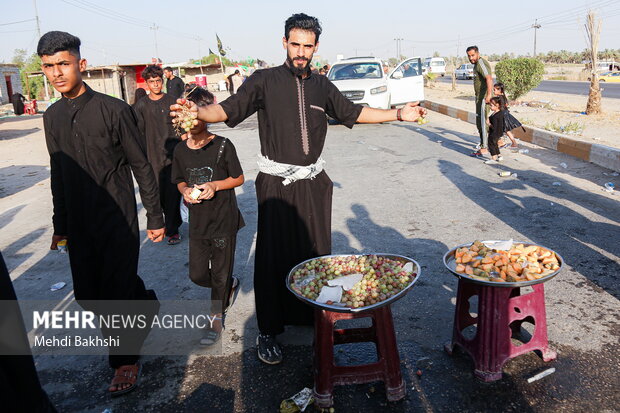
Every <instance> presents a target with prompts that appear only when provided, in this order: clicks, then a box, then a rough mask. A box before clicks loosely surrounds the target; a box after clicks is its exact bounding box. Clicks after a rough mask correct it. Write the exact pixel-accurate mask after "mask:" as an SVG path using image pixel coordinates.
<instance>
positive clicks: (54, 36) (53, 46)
mask: <svg viewBox="0 0 620 413" xmlns="http://www.w3.org/2000/svg"><path fill="white" fill-rule="evenodd" d="M81 44H82V42H81V41H80V39H79V38H78V37H75V36H74V35H72V34H71V33H67V32H59V31H51V32H47V33H45V34H44V35H43V36H41V38H40V39H39V43H38V44H37V54H38V55H39V57H41V56H52V55H54V54H56V53H58V52H64V51H67V52H69V53H71V54H72V55H73V56H75V57H77V58H78V59H80V58H81V57H80V45H81Z"/></svg>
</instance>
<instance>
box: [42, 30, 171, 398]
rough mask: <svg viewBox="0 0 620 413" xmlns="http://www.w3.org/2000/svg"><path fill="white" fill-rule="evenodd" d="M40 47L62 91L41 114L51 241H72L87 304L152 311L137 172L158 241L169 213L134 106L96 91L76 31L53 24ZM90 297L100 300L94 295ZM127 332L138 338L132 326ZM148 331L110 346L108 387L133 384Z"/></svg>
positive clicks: (80, 296)
mask: <svg viewBox="0 0 620 413" xmlns="http://www.w3.org/2000/svg"><path fill="white" fill-rule="evenodd" d="M37 54H38V55H39V56H40V57H41V61H42V65H41V66H42V69H43V72H44V73H45V76H47V78H48V80H49V81H50V82H51V84H52V86H54V88H55V89H56V90H58V91H59V92H60V93H62V96H63V97H62V99H60V100H59V101H57V102H56V103H54V104H53V105H52V106H50V107H49V108H48V109H47V110H46V111H45V115H44V116H43V122H44V125H45V140H46V143H47V148H48V151H49V153H50V166H51V171H50V175H51V178H50V179H51V188H52V200H53V204H54V215H53V217H52V221H53V223H54V235H53V236H52V245H51V247H50V248H51V249H53V250H55V249H57V244H58V242H59V241H61V240H63V239H66V240H67V241H68V250H69V262H70V264H71V275H72V277H73V290H74V294H75V298H76V300H78V301H79V302H80V303H81V304H82V306H85V304H84V301H83V300H146V301H147V302H146V303H145V305H147V306H148V307H149V308H150V310H149V314H148V316H152V315H153V314H155V313H156V311H157V308H158V301H157V297H156V296H155V292H154V291H153V290H147V289H146V288H145V286H144V282H143V281H142V279H141V278H140V277H139V276H138V254H139V251H140V236H139V232H138V212H137V208H136V198H135V193H134V185H133V178H132V172H133V176H134V177H135V179H136V181H137V182H138V186H139V189H140V197H141V198H142V204H143V205H144V208H145V209H146V216H147V230H146V232H147V236H148V237H149V239H151V240H152V241H153V242H159V241H161V240H162V239H163V237H164V228H163V227H164V220H163V216H162V212H161V208H160V206H159V194H158V192H159V191H158V188H157V181H156V180H155V176H154V174H153V169H152V168H151V165H150V164H149V163H148V161H147V159H146V155H145V154H144V152H143V148H142V146H141V142H140V141H141V135H140V131H139V130H138V126H137V122H136V117H135V114H134V112H133V110H132V109H131V107H130V106H129V105H127V104H126V103H125V102H123V101H122V100H119V99H116V98H113V97H110V96H107V95H104V94H101V93H98V92H95V91H93V90H92V89H91V88H90V87H88V86H87V85H86V84H85V83H84V82H83V81H82V75H81V72H83V71H84V70H85V69H86V60H85V59H82V58H81V57H80V39H78V38H77V37H75V36H73V35H71V34H69V33H66V32H59V31H52V32H48V33H46V34H45V35H43V36H42V37H41V39H40V40H39V44H38V46H37ZM89 304H91V305H94V306H95V307H97V308H98V304H93V301H90V302H89ZM87 309H88V308H87ZM93 311H95V310H93ZM103 333H104V336H105V335H106V331H104V332H103ZM123 334H125V333H123ZM126 334H128V335H131V337H132V339H134V338H135V335H133V334H135V331H132V332H127V333H126ZM146 334H148V330H145V331H143V332H141V333H140V334H139V338H138V340H137V342H134V343H136V346H132V347H131V350H130V351H122V350H123V349H121V350H119V349H115V348H112V347H110V349H109V351H110V356H109V362H110V366H111V367H112V368H114V369H115V375H114V379H113V380H112V384H111V385H110V387H109V389H108V390H109V392H110V394H112V395H114V396H115V395H120V394H123V393H126V392H128V391H131V390H133V389H134V388H135V386H136V381H137V378H138V375H139V372H140V365H139V363H138V359H139V346H141V343H142V342H143V341H144V339H145V338H146ZM124 337H125V336H124V335H123V336H121V343H123V342H125V340H124ZM128 341H129V339H128ZM125 350H126V348H125Z"/></svg>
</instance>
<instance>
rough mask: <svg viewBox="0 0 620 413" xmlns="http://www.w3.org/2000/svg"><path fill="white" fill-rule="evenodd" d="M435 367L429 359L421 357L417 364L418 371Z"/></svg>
mask: <svg viewBox="0 0 620 413" xmlns="http://www.w3.org/2000/svg"><path fill="white" fill-rule="evenodd" d="M432 365H433V361H432V360H431V359H430V358H429V357H421V358H419V359H418V360H417V361H416V362H415V366H416V367H417V368H418V369H424V370H428V369H430V368H431V366H432Z"/></svg>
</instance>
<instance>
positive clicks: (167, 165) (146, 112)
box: [133, 65, 182, 245]
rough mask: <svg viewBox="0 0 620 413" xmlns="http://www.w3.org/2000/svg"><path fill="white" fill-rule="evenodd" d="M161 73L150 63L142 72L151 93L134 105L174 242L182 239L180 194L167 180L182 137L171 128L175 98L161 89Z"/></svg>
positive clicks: (170, 236) (169, 236) (167, 227)
mask: <svg viewBox="0 0 620 413" xmlns="http://www.w3.org/2000/svg"><path fill="white" fill-rule="evenodd" d="M163 73H164V72H163V71H162V70H161V67H159V66H155V65H149V66H147V67H146V68H145V69H144V70H143V71H142V77H143V78H144V80H145V81H146V86H147V87H148V89H149V92H150V93H149V94H148V96H146V97H145V98H144V99H140V100H138V101H137V102H136V103H135V104H134V107H133V108H134V110H135V112H136V115H137V118H138V127H139V128H140V131H141V132H142V134H143V135H144V139H145V148H146V155H147V158H148V160H149V162H150V164H151V166H152V167H153V171H154V172H155V179H157V183H158V185H159V199H160V201H161V207H162V209H163V210H164V216H165V217H166V236H167V237H168V244H169V245H176V244H178V243H179V242H180V241H181V237H180V236H179V227H180V226H181V222H182V221H181V210H180V205H181V196H180V195H179V191H177V188H176V186H175V185H174V184H172V182H170V173H171V169H172V153H173V152H174V147H175V146H176V145H177V144H178V143H179V142H181V139H180V138H179V137H178V136H177V134H176V132H175V131H174V127H173V126H172V120H171V119H170V116H169V115H168V112H169V108H170V105H173V104H174V103H175V99H176V98H175V97H173V96H171V95H168V94H166V93H164V92H162V86H163V79H162V76H163Z"/></svg>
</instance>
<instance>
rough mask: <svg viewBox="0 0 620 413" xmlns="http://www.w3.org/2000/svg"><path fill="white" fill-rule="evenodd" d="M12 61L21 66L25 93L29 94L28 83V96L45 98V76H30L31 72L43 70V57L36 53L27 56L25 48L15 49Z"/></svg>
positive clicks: (20, 71)
mask: <svg viewBox="0 0 620 413" xmlns="http://www.w3.org/2000/svg"><path fill="white" fill-rule="evenodd" d="M11 61H12V62H13V63H14V64H16V65H17V66H19V74H20V78H21V81H22V90H23V91H24V93H23V94H24V95H26V94H27V92H28V88H27V86H26V85H28V87H30V94H29V96H27V98H28V99H37V100H43V98H44V96H45V90H44V87H45V86H44V84H43V76H35V77H28V75H29V72H40V71H41V58H40V57H39V56H38V55H37V54H36V53H33V54H31V55H30V56H27V52H26V50H25V49H15V51H14V52H13V59H11Z"/></svg>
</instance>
